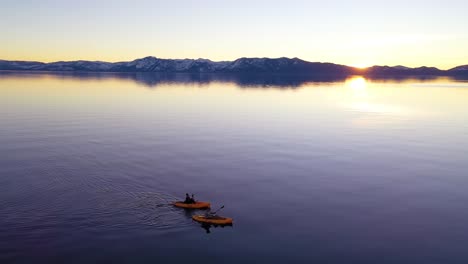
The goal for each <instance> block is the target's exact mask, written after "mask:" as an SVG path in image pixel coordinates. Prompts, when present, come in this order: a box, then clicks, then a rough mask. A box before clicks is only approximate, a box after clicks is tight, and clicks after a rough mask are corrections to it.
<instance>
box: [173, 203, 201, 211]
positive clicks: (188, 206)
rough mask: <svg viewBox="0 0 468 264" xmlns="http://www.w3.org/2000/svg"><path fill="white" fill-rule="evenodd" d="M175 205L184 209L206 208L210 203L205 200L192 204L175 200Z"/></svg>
mask: <svg viewBox="0 0 468 264" xmlns="http://www.w3.org/2000/svg"><path fill="white" fill-rule="evenodd" d="M174 206H175V207H180V208H185V209H208V208H210V203H207V202H195V203H192V204H188V203H184V202H175V203H174Z"/></svg>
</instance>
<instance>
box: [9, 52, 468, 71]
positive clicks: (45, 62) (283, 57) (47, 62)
mask: <svg viewBox="0 0 468 264" xmlns="http://www.w3.org/2000/svg"><path fill="white" fill-rule="evenodd" d="M145 58H155V59H161V60H208V61H211V62H215V63H218V62H233V61H236V60H239V59H290V60H293V59H298V60H302V61H305V62H309V63H330V64H335V65H341V66H346V67H350V68H355V69H368V68H372V67H375V66H377V67H406V68H409V69H415V68H421V67H430V68H436V69H438V70H443V71H445V70H451V69H453V68H456V67H459V66H465V65H468V63H466V64H460V65H455V66H452V67H450V68H447V69H442V68H438V67H436V66H428V65H420V66H416V67H408V66H405V65H402V64H398V65H388V64H385V65H382V64H374V65H371V66H366V67H358V66H351V65H347V64H341V63H335V62H329V61H308V60H304V59H301V58H299V57H286V56H281V57H238V58H237V59H233V60H211V59H207V58H196V59H194V58H183V59H182V58H162V57H156V56H153V55H148V56H144V57H140V58H135V59H131V60H118V61H105V60H88V59H76V60H56V61H40V60H22V59H15V60H6V59H2V58H0V61H9V62H38V63H44V64H50V63H59V62H77V61H85V62H102V63H119V62H132V61H135V60H140V59H145Z"/></svg>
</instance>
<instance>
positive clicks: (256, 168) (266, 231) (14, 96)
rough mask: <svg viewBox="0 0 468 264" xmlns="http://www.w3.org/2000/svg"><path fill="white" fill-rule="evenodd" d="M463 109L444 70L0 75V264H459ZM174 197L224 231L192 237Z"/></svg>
mask: <svg viewBox="0 0 468 264" xmlns="http://www.w3.org/2000/svg"><path fill="white" fill-rule="evenodd" d="M148 87H151V88H152V89H146V88H148ZM153 88H154V89H153ZM251 88H252V89H251ZM254 88H255V89H254ZM256 88H262V89H256ZM264 88H267V89H264ZM283 88H285V89H283ZM466 102H468V82H465V81H462V80H454V79H448V78H439V79H414V78H411V79H398V80H395V79H365V78H362V77H359V76H356V77H352V78H349V79H345V80H344V79H334V78H332V77H319V78H310V77H309V78H304V77H301V76H265V75H263V76H261V75H257V76H253V75H251V76H246V75H243V76H242V75H237V76H236V75H213V74H212V75H203V74H202V75H199V74H197V75H190V74H176V75H170V74H169V75H168V74H163V75H161V74H139V73H123V74H117V73H79V74H77V73H37V72H35V73H24V72H20V73H18V72H1V73H0V146H1V147H0V215H1V216H2V217H0V262H1V263H31V262H37V263H39V262H40V263H116V262H119V263H148V262H162V263H179V262H187V261H193V259H203V261H204V262H208V263H215V262H217V263H364V264H366V263H384V264H385V263H392V264H393V263H426V264H432V263H433V264H435V263H465V262H466V259H468V255H467V253H466V246H465V245H466V244H467V243H468V232H467V231H468V230H467V227H466V222H467V221H468V213H467V212H468V211H467V210H466V201H467V200H468V192H466V186H467V185H468V178H467V177H466V171H468V164H467V162H466V154H467V146H468V123H467V122H466V117H467V116H468V106H467V104H466ZM187 192H188V193H195V194H196V196H197V197H198V198H200V199H202V200H206V201H209V202H212V203H214V204H224V205H226V209H225V210H226V211H225V212H223V215H224V214H225V215H226V216H229V217H233V218H234V219H235V221H236V227H235V228H230V227H229V228H228V227H226V228H224V229H222V228H219V227H218V228H215V229H213V228H212V227H207V226H204V227H202V228H204V231H202V230H200V226H201V225H200V224H199V223H195V222H193V221H192V219H191V217H192V214H194V213H197V211H194V212H192V211H185V210H181V209H179V208H174V207H173V206H172V205H171V203H172V202H173V201H175V200H180V199H181V197H180V196H183V194H185V193H187ZM200 231H202V232H200ZM205 232H210V235H209V236H207V235H205V234H204V233H205Z"/></svg>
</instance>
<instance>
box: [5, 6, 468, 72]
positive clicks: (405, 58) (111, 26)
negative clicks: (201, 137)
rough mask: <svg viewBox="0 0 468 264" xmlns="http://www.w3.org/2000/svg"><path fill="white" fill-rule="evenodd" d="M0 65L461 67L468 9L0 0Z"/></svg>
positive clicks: (467, 49)
mask: <svg viewBox="0 0 468 264" xmlns="http://www.w3.org/2000/svg"><path fill="white" fill-rule="evenodd" d="M0 1H1V9H0V17H1V21H2V22H1V23H0V32H1V34H0V40H1V46H0V59H7V60H38V61H45V62H50V61H58V60H78V59H84V60H103V61H123V60H133V59H135V58H140V57H145V56H150V55H151V56H156V57H160V58H208V59H212V60H233V59H236V58H239V57H282V56H285V57H299V58H302V59H305V60H308V61H322V62H334V63H340V64H346V65H352V66H369V65H375V64H378V65H399V64H401V65H406V66H413V67H414V66H421V65H429V66H436V67H439V68H441V69H448V68H451V67H454V66H457V65H463V64H468V29H467V26H468V1H466V0H465V1H462V0H458V1H454V0H445V1H433V0H426V1H419V0H414V1H410V0H393V1H378V0H373V1H372V0H361V1H359V0H357V1H338V0H327V1H306V0H302V1H300V0H288V1H275V0H269V1H259V0H237V1H229V2H227V1H219V0H198V1H195V0H193V1H183V0H179V1H158V0H152V1H137V0H136V1H120V0H113V1H104V0H101V1H98V0H94V1H88V0H81V1H68V0H61V1H52V0H41V1H32V0H30V1H25V0H0Z"/></svg>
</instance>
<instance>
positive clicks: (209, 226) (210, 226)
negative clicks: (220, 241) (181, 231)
mask: <svg viewBox="0 0 468 264" xmlns="http://www.w3.org/2000/svg"><path fill="white" fill-rule="evenodd" d="M200 226H201V228H203V229H205V231H206V233H207V234H210V233H211V230H210V229H211V228H213V227H214V228H218V227H220V228H224V227H233V225H232V224H225V225H214V224H207V223H202V224H201V225H200Z"/></svg>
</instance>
